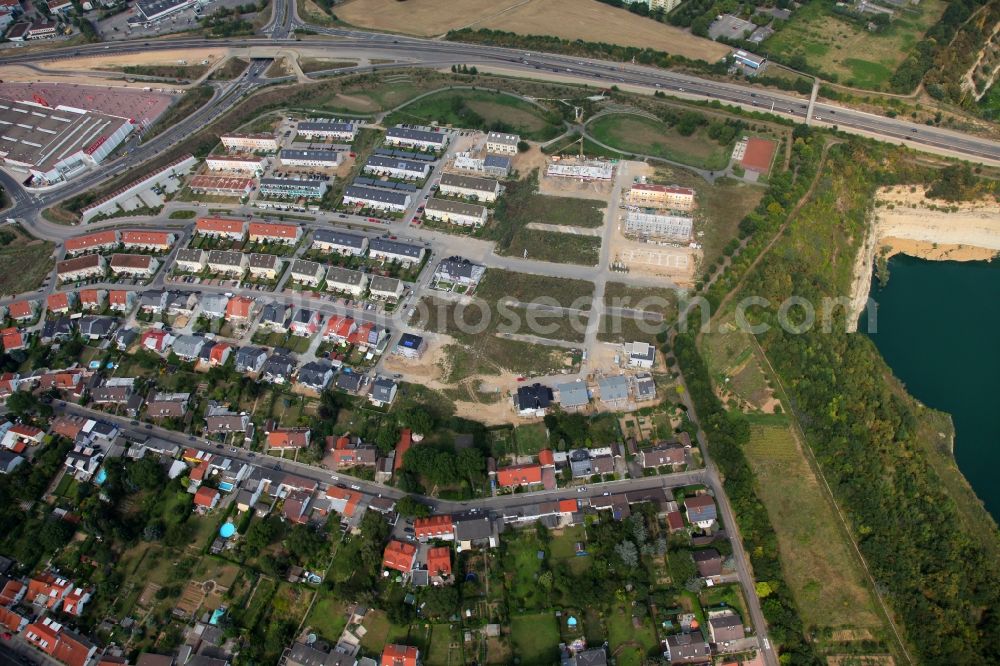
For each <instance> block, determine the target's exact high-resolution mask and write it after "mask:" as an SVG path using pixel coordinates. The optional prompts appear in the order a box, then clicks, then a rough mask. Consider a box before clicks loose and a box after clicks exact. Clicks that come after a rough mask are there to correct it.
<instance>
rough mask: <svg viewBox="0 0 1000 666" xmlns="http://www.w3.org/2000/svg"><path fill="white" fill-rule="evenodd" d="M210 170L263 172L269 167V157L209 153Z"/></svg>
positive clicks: (207, 160) (208, 163)
mask: <svg viewBox="0 0 1000 666" xmlns="http://www.w3.org/2000/svg"><path fill="white" fill-rule="evenodd" d="M205 165H206V166H207V167H208V169H209V171H235V172H237V173H250V174H262V173H264V169H266V168H267V158H265V157H259V156H257V155H209V156H208V157H206V158H205Z"/></svg>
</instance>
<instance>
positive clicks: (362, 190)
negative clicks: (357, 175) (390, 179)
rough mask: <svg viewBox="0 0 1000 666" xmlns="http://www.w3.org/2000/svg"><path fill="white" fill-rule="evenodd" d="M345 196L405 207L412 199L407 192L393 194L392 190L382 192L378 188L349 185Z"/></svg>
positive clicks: (345, 190) (345, 189)
mask: <svg viewBox="0 0 1000 666" xmlns="http://www.w3.org/2000/svg"><path fill="white" fill-rule="evenodd" d="M344 196H345V197H352V198H354V199H363V200H364V201H377V202H378V203H385V204H392V205H394V206H405V205H406V203H407V202H408V201H409V199H410V195H409V194H407V193H406V192H393V191H391V190H380V189H378V188H376V187H363V186H360V185H348V186H347V187H346V188H344Z"/></svg>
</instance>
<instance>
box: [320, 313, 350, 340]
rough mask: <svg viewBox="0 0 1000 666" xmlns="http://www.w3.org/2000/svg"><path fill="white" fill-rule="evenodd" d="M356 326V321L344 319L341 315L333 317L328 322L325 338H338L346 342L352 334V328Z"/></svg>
mask: <svg viewBox="0 0 1000 666" xmlns="http://www.w3.org/2000/svg"><path fill="white" fill-rule="evenodd" d="M353 326H354V320H353V319H352V318H350V317H342V316H340V315H333V316H332V317H330V320H329V321H328V322H326V330H324V331H323V335H324V337H337V338H341V339H343V340H346V339H347V337H348V336H349V335H350V334H351V328H352V327H353Z"/></svg>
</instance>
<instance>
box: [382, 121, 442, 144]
mask: <svg viewBox="0 0 1000 666" xmlns="http://www.w3.org/2000/svg"><path fill="white" fill-rule="evenodd" d="M385 143H386V145H387V146H405V147H407V148H419V149H421V150H442V149H443V148H444V147H445V146H447V145H448V135H447V134H445V133H444V132H439V131H433V130H430V129H418V128H414V127H403V126H402V125H397V126H396V127H390V128H389V129H387V130H386V131H385Z"/></svg>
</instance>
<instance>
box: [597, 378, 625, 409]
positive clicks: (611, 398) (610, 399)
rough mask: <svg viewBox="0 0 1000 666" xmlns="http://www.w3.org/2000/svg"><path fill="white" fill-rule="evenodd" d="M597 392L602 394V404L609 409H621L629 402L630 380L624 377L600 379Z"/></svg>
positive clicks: (598, 379)
mask: <svg viewBox="0 0 1000 666" xmlns="http://www.w3.org/2000/svg"><path fill="white" fill-rule="evenodd" d="M597 390H598V391H600V394H601V402H603V403H604V404H605V405H608V406H609V407H621V406H622V405H624V404H625V403H626V402H628V378H627V377H625V376H624V375H613V376H611V377H598V378H597Z"/></svg>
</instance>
